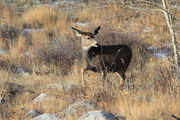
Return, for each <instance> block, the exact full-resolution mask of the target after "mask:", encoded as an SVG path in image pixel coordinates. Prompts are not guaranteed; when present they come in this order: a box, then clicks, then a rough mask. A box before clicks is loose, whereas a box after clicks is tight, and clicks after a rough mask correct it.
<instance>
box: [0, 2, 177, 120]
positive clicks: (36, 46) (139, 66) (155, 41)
mask: <svg viewBox="0 0 180 120" xmlns="http://www.w3.org/2000/svg"><path fill="white" fill-rule="evenodd" d="M158 4H161V3H158ZM138 8H140V9H138ZM171 12H172V13H173V14H174V15H175V16H176V19H175V20H174V22H175V26H174V28H175V29H176V33H177V41H178V42H179V39H180V35H179V33H180V31H179V25H180V22H179V18H180V9H177V11H176V12H174V9H173V8H172V9H171ZM99 25H100V26H101V27H102V28H101V30H100V33H99V34H98V36H97V38H96V40H97V41H98V42H99V43H100V44H103V45H112V44H113V45H114V44H127V45H129V46H130V47H131V49H132V51H133V58H132V61H131V64H130V66H129V68H128V71H127V72H126V76H127V79H126V86H125V87H124V88H119V85H120V82H121V80H119V79H118V77H117V76H116V75H115V74H113V73H109V75H108V76H109V78H108V86H106V87H104V86H103V80H102V79H101V77H100V74H99V73H94V72H91V71H88V72H87V73H86V74H85V80H86V82H87V86H86V87H85V88H81V89H80V91H78V92H75V91H72V93H71V92H70V93H66V92H58V91H56V90H54V91H52V90H51V89H48V88H47V87H46V86H47V85H49V84H51V83H63V84H65V83H67V84H69V83H71V84H81V78H80V76H81V75H80V72H79V71H80V69H81V68H82V65H81V60H82V56H81V44H80V39H79V38H77V37H75V35H74V34H73V32H72V30H71V27H72V26H73V27H77V28H79V29H81V30H84V31H92V30H94V28H96V27H97V26H99ZM0 51H1V52H0V84H1V87H0V92H1V97H0V98H3V97H4V93H3V91H4V89H5V88H4V87H3V84H4V83H5V82H13V83H18V84H20V85H22V86H24V87H25V89H27V90H29V89H30V90H32V91H35V93H36V94H38V93H47V94H50V95H52V96H53V97H52V98H51V99H50V100H49V101H48V102H43V103H40V104H39V103H34V102H32V99H33V98H34V97H35V96H37V95H36V94H35V95H33V96H31V95H30V94H28V93H27V94H26V93H23V94H22V95H20V96H18V97H16V98H14V101H13V102H9V103H5V104H0V109H1V110H0V119H2V120H6V119H10V120H12V119H13V120H22V119H27V120H28V119H29V118H26V117H25V113H26V112H27V111H29V110H31V109H37V110H39V111H41V112H42V113H56V114H60V112H61V111H62V110H63V109H64V108H65V107H67V106H68V105H70V104H71V103H72V102H74V101H76V100H78V99H88V100H91V101H93V102H96V103H97V104H98V105H99V106H100V108H101V109H102V110H105V111H109V112H112V113H114V114H117V115H123V116H125V117H126V118H127V120H173V119H174V118H173V117H171V115H176V116H179V117H180V107H179V106H180V92H179V91H180V82H179V80H178V79H176V76H177V74H175V71H176V68H175V67H174V65H173V49H172V43H171V37H170V33H169V31H168V28H167V25H166V21H165V18H164V14H163V12H162V11H160V10H157V9H156V6H153V5H152V4H148V3H143V4H139V3H138V2H137V3H136V2H135V3H132V6H131V4H129V3H128V2H127V3H126V2H124V3H123V4H122V3H120V2H117V3H116V2H115V3H107V2H104V1H98V2H94V1H92V2H89V3H88V4H87V3H83V2H80V3H79V4H76V3H71V2H69V3H64V4H58V5H57V4H54V5H52V4H51V5H48V4H41V5H37V4H35V3H33V1H31V0H28V1H27V2H23V1H20V0H16V2H15V3H13V4H9V3H8V4H4V2H3V1H2V2H1V4H0ZM22 71H23V72H22ZM57 106H58V107H57ZM6 114H8V115H6Z"/></svg>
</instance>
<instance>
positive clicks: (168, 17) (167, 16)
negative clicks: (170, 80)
mask: <svg viewBox="0 0 180 120" xmlns="http://www.w3.org/2000/svg"><path fill="white" fill-rule="evenodd" d="M167 1H168V0H162V4H163V7H164V10H163V12H164V16H165V19H166V22H167V26H168V28H169V31H170V34H171V40H172V44H173V50H174V62H175V65H176V68H177V75H178V74H179V54H178V50H177V41H176V36H175V31H174V29H173V22H172V17H171V15H170V14H169V10H168V2H167Z"/></svg>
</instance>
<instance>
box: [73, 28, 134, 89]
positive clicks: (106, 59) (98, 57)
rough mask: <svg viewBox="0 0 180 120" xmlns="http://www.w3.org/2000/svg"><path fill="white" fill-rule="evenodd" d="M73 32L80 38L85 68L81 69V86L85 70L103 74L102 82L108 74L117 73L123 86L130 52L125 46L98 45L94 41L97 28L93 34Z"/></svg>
mask: <svg viewBox="0 0 180 120" xmlns="http://www.w3.org/2000/svg"><path fill="white" fill-rule="evenodd" d="M72 29H73V31H74V32H75V33H76V36H79V37H81V39H82V40H81V47H82V57H83V61H84V62H85V64H86V65H85V67H84V68H83V69H82V82H83V83H82V84H83V85H84V84H85V80H84V73H85V71H86V70H91V71H94V72H101V71H102V72H103V78H104V80H106V79H107V73H108V72H115V73H118V74H117V75H118V76H119V77H121V78H122V80H123V83H122V85H121V86H124V83H125V72H126V70H127V68H128V66H129V64H130V61H131V57H132V52H131V49H130V48H129V47H128V46H127V45H107V46H104V45H99V44H98V42H97V41H95V39H94V38H95V36H96V35H97V34H98V32H99V30H100V26H99V27H97V28H96V29H95V30H94V32H92V33H91V32H82V31H80V30H78V29H76V28H74V27H72Z"/></svg>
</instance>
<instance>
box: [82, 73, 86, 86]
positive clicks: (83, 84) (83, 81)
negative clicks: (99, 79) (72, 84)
mask: <svg viewBox="0 0 180 120" xmlns="http://www.w3.org/2000/svg"><path fill="white" fill-rule="evenodd" d="M84 74H85V69H81V84H82V86H83V87H84V86H85V84H86V83H85V79H84Z"/></svg>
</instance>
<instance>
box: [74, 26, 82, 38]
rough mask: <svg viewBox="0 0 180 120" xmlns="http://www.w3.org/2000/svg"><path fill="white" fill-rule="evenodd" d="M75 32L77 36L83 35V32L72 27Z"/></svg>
mask: <svg viewBox="0 0 180 120" xmlns="http://www.w3.org/2000/svg"><path fill="white" fill-rule="evenodd" d="M72 30H73V32H74V33H75V34H76V36H78V37H81V36H82V32H81V31H80V30H78V29H76V28H74V27H72Z"/></svg>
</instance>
